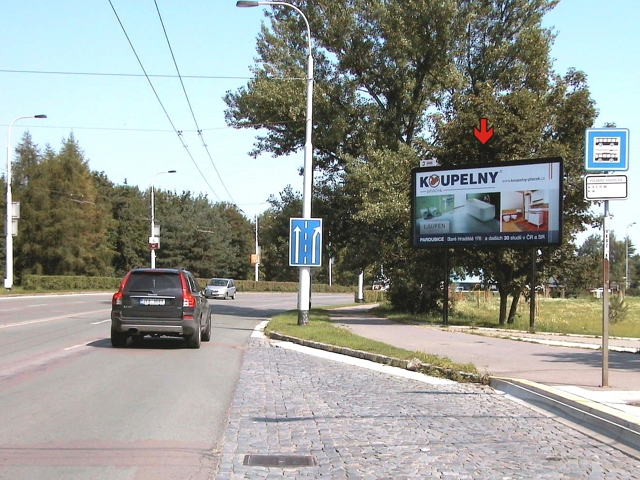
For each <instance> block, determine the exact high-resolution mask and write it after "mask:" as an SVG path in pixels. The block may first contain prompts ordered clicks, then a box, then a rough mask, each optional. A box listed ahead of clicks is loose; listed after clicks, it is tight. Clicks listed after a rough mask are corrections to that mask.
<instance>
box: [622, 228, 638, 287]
mask: <svg viewBox="0 0 640 480" xmlns="http://www.w3.org/2000/svg"><path fill="white" fill-rule="evenodd" d="M635 224H636V222H631V223H630V224H629V225H627V231H626V235H625V237H624V240H625V242H624V243H625V269H624V289H625V291H626V289H627V288H629V287H630V286H631V283H630V282H629V227H631V226H633V225H635Z"/></svg>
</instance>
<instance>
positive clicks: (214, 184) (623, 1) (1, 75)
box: [0, 0, 640, 245]
mask: <svg viewBox="0 0 640 480" xmlns="http://www.w3.org/2000/svg"><path fill="white" fill-rule="evenodd" d="M156 5H157V9H159V11H160V14H161V19H162V21H161V20H160V17H159V15H158V11H157V9H156ZM2 7H3V8H2V13H1V14H0V44H1V45H2V46H3V48H2V53H0V151H2V152H6V151H7V139H8V134H9V130H10V136H11V150H12V155H13V149H15V147H16V146H17V144H18V142H19V141H20V139H21V137H22V135H23V133H24V132H25V131H27V130H28V131H29V132H30V133H31V135H32V137H33V141H34V142H35V143H36V144H37V145H38V146H40V147H41V148H44V146H45V145H50V146H51V147H52V148H53V149H54V150H56V151H57V150H59V148H60V146H61V144H62V141H63V139H65V138H67V137H69V135H70V134H71V133H73V135H74V136H75V138H76V140H77V141H78V143H79V145H80V147H81V148H82V149H83V151H84V153H85V158H86V159H87V160H88V162H89V167H90V168H91V169H92V170H95V171H99V172H104V173H105V174H106V176H107V177H108V178H109V179H110V180H111V181H112V182H114V183H115V184H123V183H125V182H126V183H128V184H129V185H137V186H138V187H139V188H140V189H142V190H144V189H148V188H150V185H151V184H152V182H153V184H154V187H155V188H158V189H163V190H171V191H176V192H178V193H182V192H183V191H190V192H192V193H193V194H194V195H199V194H205V195H207V196H208V197H209V199H210V200H212V201H214V202H216V201H224V202H231V203H235V204H236V205H237V206H238V207H239V208H240V209H241V210H242V211H243V212H244V213H245V215H246V216H247V217H248V218H253V217H254V215H256V214H257V213H258V214H259V213H260V212H262V211H263V210H265V209H266V208H267V207H268V205H267V203H266V202H267V200H268V198H269V196H270V195H275V196H278V194H279V193H280V192H281V191H283V190H284V189H285V188H286V187H287V185H291V187H292V188H293V190H294V191H302V177H301V176H300V175H299V174H298V169H299V168H300V167H301V166H302V164H303V152H302V151H300V152H298V153H296V154H292V155H290V156H288V157H280V158H273V157H272V156H271V155H269V154H267V155H261V156H259V157H258V158H257V159H254V158H252V157H251V156H250V155H249V152H250V151H251V150H252V148H253V144H254V141H255V135H256V131H254V130H246V131H241V130H234V129H232V128H229V127H227V126H226V123H225V120H224V110H225V107H226V105H225V103H224V101H223V96H224V95H225V93H226V92H228V91H232V92H235V91H236V90H237V89H238V88H240V87H241V86H243V85H246V83H247V81H248V79H249V78H250V70H249V68H250V67H251V65H252V64H253V63H254V59H255V57H256V53H255V40H256V37H257V35H258V33H259V29H260V24H261V22H262V21H263V19H264V16H263V14H264V8H268V7H257V8H236V6H235V0H181V1H179V2H177V1H167V0H92V1H87V0H56V1H55V2H52V1H51V0H31V1H29V2H25V1H24V0H3V1H2ZM114 10H115V12H114ZM637 18H640V1H638V0H561V1H560V3H559V5H558V6H557V7H556V8H555V9H554V10H552V11H551V12H550V13H549V14H548V15H547V16H546V17H545V19H544V22H543V24H544V26H545V27H547V28H553V29H554V31H555V32H556V34H557V38H556V40H555V43H554V46H553V48H552V57H553V58H554V59H555V63H554V68H555V70H556V71H557V72H558V73H560V74H563V73H565V72H566V71H567V69H569V68H572V67H573V68H576V69H578V70H582V71H584V72H585V73H586V74H587V81H588V85H589V88H590V91H591V95H592V97H593V99H594V100H595V102H596V105H597V108H598V111H599V116H598V118H597V120H596V124H595V125H594V126H595V127H602V126H603V125H604V123H606V122H613V123H615V124H616V125H617V127H619V128H627V129H629V131H630V142H629V143H630V152H629V162H628V163H629V170H628V171H627V172H617V173H621V174H626V175H627V177H628V186H629V196H628V199H627V200H621V201H611V202H609V210H610V213H611V214H612V215H613V218H612V221H611V224H610V225H611V229H612V230H613V231H614V233H615V235H616V237H617V238H619V239H623V238H624V237H625V235H626V233H627V232H628V234H629V237H630V240H631V242H632V243H633V244H635V245H640V221H639V222H638V224H637V225H633V226H631V227H629V226H628V225H629V224H631V223H632V222H635V221H636V220H640V218H638V213H637V212H638V205H639V204H640V188H639V186H640V156H639V155H638V153H639V149H638V147H637V145H638V142H637V141H636V137H635V136H636V135H640V115H639V114H638V112H640V89H639V88H638V84H639V82H638V80H639V79H640V33H638V32H639V31H640V30H639V29H637V28H636V24H637V20H636V19H637ZM121 24H122V26H123V27H124V30H123V28H122V27H121ZM163 25H164V30H166V33H167V36H168V38H169V42H170V46H171V48H169V46H168V44H167V40H166V38H165V34H164V31H163ZM125 32H126V33H125ZM312 36H313V32H312ZM129 42H131V45H133V49H132V47H131V45H130V43H129ZM134 49H135V53H134ZM138 58H139V59H140V63H142V67H141V65H140V63H139V62H138ZM173 59H175V62H176V64H177V66H178V68H179V71H180V74H181V75H182V76H183V81H184V90H186V94H187V95H186V96H185V93H184V91H183V87H182V85H181V83H180V80H179V79H178V78H177V76H176V67H175V65H174V60H173ZM143 68H144V71H146V73H147V74H149V75H150V81H151V83H152V85H153V88H152V87H151V86H150V83H149V81H148V80H147V79H146V78H145V76H144V75H143ZM30 72H38V73H30ZM46 72H49V73H46ZM51 72H58V73H51ZM80 74H92V75H80ZM96 74H100V75H96ZM114 74H115V75H114ZM153 75H159V76H162V77H154V76H153ZM190 76H191V77H199V78H189V77H190ZM187 97H188V100H187ZM158 98H159V99H160V100H158ZM303 101H304V100H303ZM192 111H193V113H192ZM165 112H166V113H165ZM36 114H46V115H47V117H48V118H46V119H37V120H36V119H21V120H18V121H16V122H15V123H14V124H13V127H11V129H9V125H10V124H11V122H13V121H14V120H15V119H16V118H18V117H20V116H26V115H36ZM489 122H490V119H489ZM198 130H200V131H201V132H202V135H201V136H199V135H198V134H197V131H198ZM177 132H179V134H178V133H177ZM469 134H470V135H471V134H472V132H471V131H470V133H469ZM183 142H184V144H183ZM203 143H204V144H205V145H206V148H205V147H204V146H203ZM184 145H186V147H185V146H184ZM0 158H2V159H3V160H2V161H0V174H2V175H6V172H7V168H6V154H4V155H1V156H0ZM514 160H515V159H514ZM634 161H635V163H634ZM168 170H176V171H177V173H175V174H172V175H168V174H167V175H157V174H159V173H160V172H164V171H168ZM409 181H410V179H409V178H408V179H407V182H409ZM634 187H635V189H634ZM594 211H595V212H596V213H598V214H600V215H602V214H603V213H604V208H603V206H602V205H595V204H594ZM589 233H596V234H601V231H590V232H589ZM585 237H586V235H584V236H582V238H585Z"/></svg>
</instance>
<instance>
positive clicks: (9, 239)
mask: <svg viewBox="0 0 640 480" xmlns="http://www.w3.org/2000/svg"><path fill="white" fill-rule="evenodd" d="M23 118H47V116H46V115H24V116H22V117H18V118H16V119H15V120H13V121H12V122H11V123H10V124H9V129H8V130H7V220H6V224H5V235H6V242H5V250H6V256H7V259H6V265H5V267H6V271H7V276H6V277H5V279H4V288H6V289H7V290H10V289H11V288H13V197H12V195H11V127H13V124H14V123H16V122H17V121H18V120H22V119H23ZM16 233H17V232H16Z"/></svg>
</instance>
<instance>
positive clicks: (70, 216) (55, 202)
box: [16, 134, 113, 275]
mask: <svg viewBox="0 0 640 480" xmlns="http://www.w3.org/2000/svg"><path fill="white" fill-rule="evenodd" d="M29 140H30V139H29ZM21 147H23V149H22V152H24V153H25V155H26V156H25V159H24V162H22V161H21V162H20V163H21V168H19V169H18V172H19V173H20V175H21V177H20V182H21V189H20V191H19V195H20V200H21V202H23V203H24V204H25V206H27V208H25V210H24V212H22V213H21V216H22V219H21V220H22V222H21V223H22V227H21V235H19V236H18V239H17V242H16V267H17V268H16V270H17V271H19V272H28V273H44V274H49V275H68V274H76V275H78V274H79V275H111V274H112V273H113V270H112V267H111V259H112V256H113V248H112V246H111V245H110V244H109V242H108V237H107V231H108V229H109V224H110V221H111V220H110V219H111V217H110V215H109V207H108V205H107V204H106V203H105V202H102V201H100V200H99V198H98V195H97V189H96V186H95V184H94V181H93V178H92V175H91V172H90V170H89V168H88V163H87V161H86V160H85V159H84V153H83V152H82V150H81V149H80V147H79V145H78V143H77V142H76V140H75V138H74V136H73V134H71V135H70V136H69V138H67V139H65V140H63V143H62V147H61V149H60V152H59V153H57V154H55V153H54V152H53V151H52V150H51V149H49V148H47V150H46V152H45V154H44V158H41V159H40V160H39V161H34V159H33V158H32V155H33V148H32V147H31V144H30V142H27V143H25V144H24V145H21ZM18 151H19V152H20V151H21V150H20V148H19V149H18Z"/></svg>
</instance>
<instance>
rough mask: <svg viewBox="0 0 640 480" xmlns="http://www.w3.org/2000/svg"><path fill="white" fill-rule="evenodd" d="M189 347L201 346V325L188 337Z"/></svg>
mask: <svg viewBox="0 0 640 480" xmlns="http://www.w3.org/2000/svg"><path fill="white" fill-rule="evenodd" d="M186 340H187V347H188V348H200V341H201V340H202V332H201V331H200V325H198V326H197V327H196V331H195V332H193V333H192V334H191V335H189V336H188V337H186Z"/></svg>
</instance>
